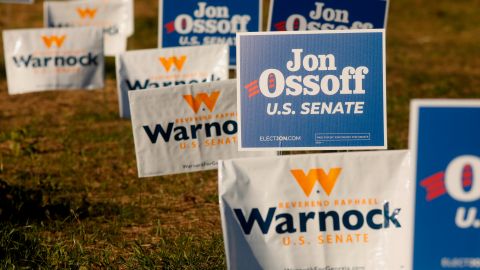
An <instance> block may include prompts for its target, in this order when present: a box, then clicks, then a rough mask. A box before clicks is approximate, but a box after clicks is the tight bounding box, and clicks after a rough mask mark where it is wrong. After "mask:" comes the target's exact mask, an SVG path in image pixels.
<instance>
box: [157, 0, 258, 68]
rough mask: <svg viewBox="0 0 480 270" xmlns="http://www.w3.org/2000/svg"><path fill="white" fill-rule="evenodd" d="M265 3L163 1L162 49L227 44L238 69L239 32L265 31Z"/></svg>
mask: <svg viewBox="0 0 480 270" xmlns="http://www.w3.org/2000/svg"><path fill="white" fill-rule="evenodd" d="M262 3H263V1H262V0H242V1H240V0H204V1H198V0H182V1H178V0H160V2H159V23H158V25H159V27H158V30H159V33H158V46H159V47H161V48H162V47H174V46H191V45H208V44H228V45H229V46H231V48H230V65H231V68H235V61H236V55H235V54H236V50H235V45H236V41H235V40H236V37H235V34H236V33H238V32H247V31H261V30H262V28H261V27H262V8H263V4H262Z"/></svg>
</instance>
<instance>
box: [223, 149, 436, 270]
mask: <svg viewBox="0 0 480 270" xmlns="http://www.w3.org/2000/svg"><path fill="white" fill-rule="evenodd" d="M219 200H220V213H221V218H222V228H223V236H224V242H225V249H226V256H227V265H228V268H229V269H249V270H250V269H252V270H253V269H288V270H293V269H312V270H313V269H317V270H323V269H326V270H327V269H339V270H340V269H350V270H352V269H385V270H387V269H388V270H400V269H405V270H406V269H411V268H410V265H411V257H412V254H411V245H412V240H413V239H412V230H413V184H412V178H411V166H410V155H409V152H408V151H375V152H365V153H360V152H352V153H347V154H345V153H335V154H316V155H293V156H283V157H266V158H250V159H238V160H227V161H221V162H220V164H219ZM418 269H433V268H418Z"/></svg>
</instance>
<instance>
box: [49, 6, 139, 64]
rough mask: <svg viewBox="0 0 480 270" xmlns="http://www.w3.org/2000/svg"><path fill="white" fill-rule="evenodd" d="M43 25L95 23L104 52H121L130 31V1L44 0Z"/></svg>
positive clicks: (85, 24)
mask: <svg viewBox="0 0 480 270" xmlns="http://www.w3.org/2000/svg"><path fill="white" fill-rule="evenodd" d="M44 25H45V27H72V26H95V27H100V28H102V29H103V33H104V37H105V54H106V55H109V56H113V55H116V54H118V53H120V52H124V51H125V50H126V48H127V36H129V35H131V34H132V33H133V17H132V3H131V2H130V1H125V0H124V1H112V0H110V1H100V0H97V1H92V0H77V1H66V2H58V1H56V2H55V1H46V2H45V3H44Z"/></svg>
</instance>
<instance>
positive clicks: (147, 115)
mask: <svg viewBox="0 0 480 270" xmlns="http://www.w3.org/2000/svg"><path fill="white" fill-rule="evenodd" d="M235 92H236V82H235V81H234V80H227V81H219V82H211V83H200V84H190V85H181V86H176V87H168V88H165V89H164V90H157V89H149V90H142V91H130V92H129V93H128V94H129V96H130V110H131V112H132V127H133V135H134V136H133V137H134V139H135V152H136V155H137V166H138V175H139V176H140V177H148V176H157V175H166V174H174V173H183V172H195V171H203V170H211V169H216V168H217V162H218V160H219V159H229V158H237V157H252V156H259V155H260V156H267V155H270V156H271V155H275V154H276V153H275V152H265V153H259V152H253V153H252V152H250V153H247V152H238V150H237V131H238V128H237V101H236V95H235Z"/></svg>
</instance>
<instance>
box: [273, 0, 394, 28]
mask: <svg viewBox="0 0 480 270" xmlns="http://www.w3.org/2000/svg"><path fill="white" fill-rule="evenodd" d="M269 14H270V15H269V20H268V29H269V30H270V31H305V30H346V29H382V28H385V27H386V25H387V14H388V1H386V0H362V1H358V0H296V1H292V0H271V2H270V13H269Z"/></svg>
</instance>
